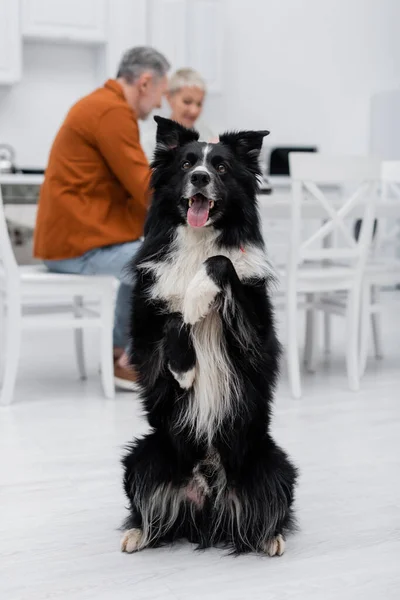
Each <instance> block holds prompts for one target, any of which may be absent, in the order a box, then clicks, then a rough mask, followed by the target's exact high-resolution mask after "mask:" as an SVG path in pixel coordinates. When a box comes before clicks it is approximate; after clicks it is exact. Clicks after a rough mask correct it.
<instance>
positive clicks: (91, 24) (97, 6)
mask: <svg viewBox="0 0 400 600" xmlns="http://www.w3.org/2000/svg"><path fill="white" fill-rule="evenodd" d="M109 4H110V2H109V0H68V1H65V0H62V1H61V2H60V1H59V0H57V1H55V0H22V5H21V6H22V34H23V36H24V38H26V39H35V40H53V41H57V40H59V41H62V42H73V43H82V44H104V43H105V42H106V40H107V22H108V10H109V9H110V6H109Z"/></svg>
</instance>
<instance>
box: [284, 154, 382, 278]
mask: <svg viewBox="0 0 400 600" xmlns="http://www.w3.org/2000/svg"><path fill="white" fill-rule="evenodd" d="M289 161H290V172H291V178H292V210H291V213H292V214H291V235H290V252H289V263H288V266H289V268H290V269H291V270H292V272H294V271H296V270H297V268H298V267H299V266H300V265H301V264H302V263H304V262H318V263H319V264H321V266H323V264H324V261H325V264H327V263H326V261H330V262H332V261H337V262H345V263H346V265H348V266H353V267H354V269H355V270H358V272H359V270H360V268H361V266H362V264H365V262H366V260H367V253H368V249H369V247H370V244H371V238H372V231H373V224H374V210H375V205H376V196H377V186H378V183H379V179H380V168H381V163H380V161H379V160H378V159H375V158H369V157H352V156H348V157H347V156H328V155H324V154H305V153H301V154H299V153H291V154H290V155H289ZM306 202H307V203H309V202H313V203H314V205H315V206H316V207H318V211H317V212H318V220H317V221H314V222H315V223H317V224H316V226H315V228H313V231H312V232H310V230H309V231H308V233H307V235H306V236H305V237H302V235H301V231H302V229H301V226H302V209H303V207H304V203H306ZM356 218H360V219H361V221H362V226H361V230H360V234H359V235H358V236H355V235H354V233H353V230H352V226H353V225H354V220H355V219H356ZM349 223H351V225H349Z"/></svg>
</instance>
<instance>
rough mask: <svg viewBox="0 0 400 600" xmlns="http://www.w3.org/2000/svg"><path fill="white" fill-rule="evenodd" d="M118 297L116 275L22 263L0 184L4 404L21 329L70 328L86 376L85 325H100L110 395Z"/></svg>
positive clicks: (10, 389)
mask: <svg viewBox="0 0 400 600" xmlns="http://www.w3.org/2000/svg"><path fill="white" fill-rule="evenodd" d="M114 297H115V279H114V277H110V276H96V277H91V276H81V275H64V274H62V275H61V274H55V273H49V272H48V271H47V269H46V268H45V267H44V266H41V265H39V266H36V265H34V266H29V267H20V266H18V265H17V262H16V260H15V256H14V252H13V249H12V245H11V241H10V238H9V235H8V231H7V226H6V220H5V215H4V207H3V200H2V195H1V186H0V341H1V346H2V348H1V349H2V350H3V352H2V354H3V362H4V365H3V377H2V386H1V391H0V404H10V403H11V402H12V399H13V395H14V387H15V382H16V376H17V369H18V361H19V354H20V344H21V333H22V330H23V329H44V328H50V329H72V330H73V331H74V336H75V350H76V356H77V361H78V370H79V375H80V377H81V378H82V379H84V378H85V377H86V369H85V363H84V350H83V330H84V329H85V328H88V327H95V328H98V329H100V335H101V342H100V353H101V378H102V384H103V390H104V394H105V396H106V397H107V398H113V397H114V395H115V390H114V372H113V340H112V329H113V318H114V315H113V312H114ZM87 298H90V299H95V300H96V301H98V310H93V309H92V308H91V309H89V308H87V307H85V305H84V299H87ZM96 309H97V302H96ZM68 310H69V311H70V312H69V314H68V312H67V314H66V311H68ZM4 334H5V335H4ZM4 342H5V344H4Z"/></svg>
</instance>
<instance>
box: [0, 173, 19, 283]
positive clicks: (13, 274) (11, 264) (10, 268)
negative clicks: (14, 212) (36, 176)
mask: <svg viewBox="0 0 400 600" xmlns="http://www.w3.org/2000/svg"><path fill="white" fill-rule="evenodd" d="M2 272H3V273H4V274H5V276H6V278H7V280H8V281H9V282H10V281H12V280H14V281H15V282H17V281H18V280H19V271H18V264H17V261H16V259H15V255H14V250H13V247H12V244H11V240H10V236H9V233H8V228H7V222H6V216H5V213H4V204H3V196H2V193H1V183H0V274H1V273H2Z"/></svg>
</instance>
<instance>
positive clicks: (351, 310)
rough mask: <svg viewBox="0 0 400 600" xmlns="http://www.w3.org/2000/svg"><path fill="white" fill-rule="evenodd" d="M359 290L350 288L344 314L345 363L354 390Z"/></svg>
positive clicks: (357, 377)
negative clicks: (345, 335)
mask: <svg viewBox="0 0 400 600" xmlns="http://www.w3.org/2000/svg"><path fill="white" fill-rule="evenodd" d="M360 296H361V294H360V291H359V289H356V290H352V291H351V292H350V293H349V297H348V300H347V311H346V312H347V314H346V331H347V347H346V363H347V377H348V381H349V387H350V389H351V390H352V391H354V392H356V391H358V390H359V389H360V377H359V332H360V308H361V305H360Z"/></svg>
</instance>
